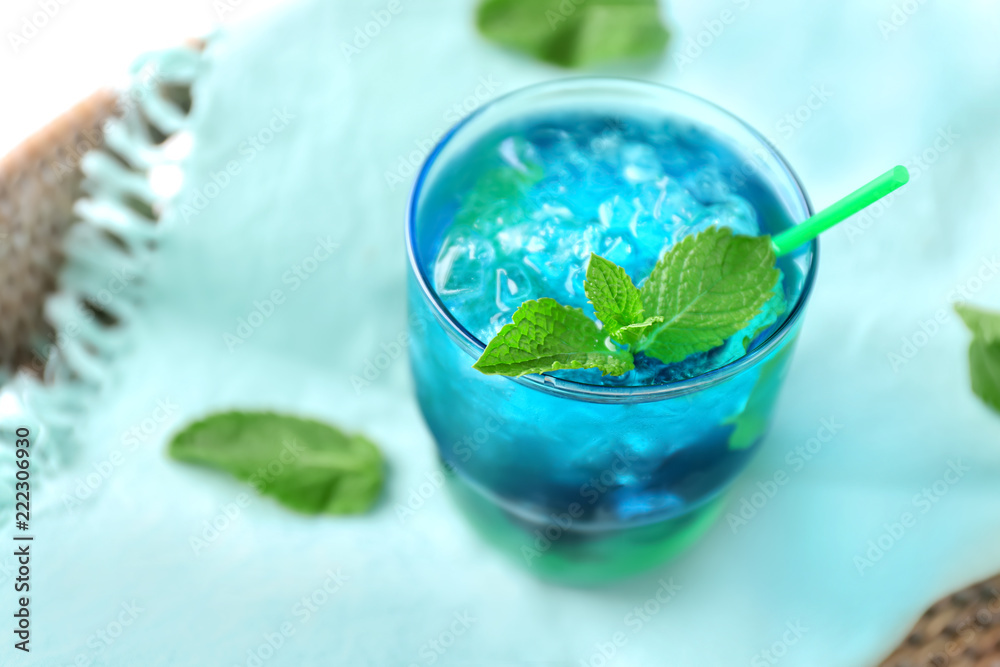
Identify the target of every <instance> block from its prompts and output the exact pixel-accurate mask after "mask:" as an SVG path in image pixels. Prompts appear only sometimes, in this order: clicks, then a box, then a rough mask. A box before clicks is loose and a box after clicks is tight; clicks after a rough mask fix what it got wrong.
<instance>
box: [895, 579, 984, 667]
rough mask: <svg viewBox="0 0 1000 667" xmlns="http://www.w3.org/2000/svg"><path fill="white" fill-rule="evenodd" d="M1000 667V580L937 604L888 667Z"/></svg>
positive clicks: (921, 620)
mask: <svg viewBox="0 0 1000 667" xmlns="http://www.w3.org/2000/svg"><path fill="white" fill-rule="evenodd" d="M925 665H926V666H932V667H945V666H946V665H947V666H948V667H1000V576H996V577H993V578H992V579H987V580H986V581H982V582H980V583H978V584H974V585H972V586H969V587H968V588H966V589H964V590H961V591H959V592H957V593H954V594H953V595H950V596H948V597H946V598H944V599H942V600H939V601H937V602H936V603H934V604H933V605H932V606H931V608H930V609H928V610H927V611H926V612H924V615H923V616H922V617H921V619H920V620H919V621H918V622H917V624H916V625H915V626H914V628H913V630H912V631H911V632H910V634H909V636H907V638H906V640H905V641H904V642H903V643H902V644H901V645H900V646H899V648H897V649H896V650H895V651H894V652H893V653H892V655H890V656H889V657H888V658H887V659H886V660H885V661H884V662H883V663H882V666H884V667H924V666H925Z"/></svg>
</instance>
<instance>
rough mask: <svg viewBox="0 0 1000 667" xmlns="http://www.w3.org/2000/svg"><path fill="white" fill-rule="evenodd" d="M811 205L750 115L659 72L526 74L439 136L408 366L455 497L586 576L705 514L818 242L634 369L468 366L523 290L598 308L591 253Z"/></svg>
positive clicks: (747, 423)
mask: <svg viewBox="0 0 1000 667" xmlns="http://www.w3.org/2000/svg"><path fill="white" fill-rule="evenodd" d="M810 214H811V210H810V206H809V203H808V200H807V199H806V197H805V195H804V193H803V191H802V189H801V187H800V186H799V184H798V182H797V180H796V179H795V177H794V175H793V174H792V172H791V171H790V169H789V168H788V167H787V165H786V164H785V163H784V161H783V160H782V159H781V157H780V156H778V155H777V153H776V152H775V151H774V150H773V149H772V148H771V147H770V146H769V145H768V144H767V143H766V142H765V141H764V140H763V139H762V138H761V137H760V136H759V135H757V134H756V133H755V132H754V131H753V130H752V129H750V128H749V127H747V126H746V125H744V124H743V123H742V122H740V121H739V120H737V119H736V118H734V117H732V116H730V115H729V114H727V113H726V112H724V111H722V110H721V109H718V108H717V107H714V106H712V105H710V104H708V103H706V102H704V101H702V100H699V99H697V98H694V97H691V96H689V95H686V94H683V93H680V92H678V91H674V90H671V89H667V88H662V87H658V86H653V85H649V84H643V83H638V82H632V81H624V80H613V79H577V80H569V81H564V82H558V83H552V84H545V85H541V86H536V87H533V88H528V89H525V90H522V91H519V92H517V93H514V94H512V95H509V96H507V97H505V98H502V99H501V100H498V101H497V102H494V103H493V104H491V105H488V106H487V107H485V108H484V109H483V110H481V111H480V112H478V113H477V114H475V115H474V116H472V117H471V118H469V119H467V120H466V121H465V122H463V123H462V124H461V125H459V126H458V127H457V128H455V129H454V130H453V131H452V132H451V133H450V134H449V135H448V136H446V137H445V138H444V140H443V141H442V143H441V144H440V145H439V146H438V148H437V149H436V150H435V151H434V153H433V154H432V155H431V156H430V158H429V159H428V161H427V164H426V165H425V166H424V169H423V171H422V173H421V175H420V179H419V181H418V183H417V186H416V189H415V191H414V194H413V199H412V202H411V209H410V215H409V221H408V229H407V235H408V248H409V252H410V260H411V276H410V283H409V303H410V309H411V320H412V321H419V322H422V323H423V326H421V327H418V328H416V329H414V331H413V332H412V336H411V362H412V366H413V373H414V377H415V380H416V388H417V395H418V399H419V401H420V406H421V409H422V410H423V413H424V416H425V419H426V421H427V424H428V426H429V427H430V429H431V431H432V433H433V435H434V437H435V439H436V441H437V443H438V447H439V452H440V455H441V458H442V461H443V463H444V465H445V467H446V468H447V470H448V471H449V479H450V481H451V486H452V489H453V490H454V491H455V493H456V495H457V496H458V497H459V499H460V501H461V505H462V507H463V509H465V510H466V512H467V513H468V514H469V516H470V517H471V518H472V519H473V521H474V523H475V524H476V525H477V526H479V527H480V528H481V530H482V531H483V532H484V533H485V534H487V536H488V537H490V539H492V540H493V541H494V542H496V543H498V544H500V545H502V546H504V547H505V548H507V549H508V550H510V551H511V552H512V553H513V554H515V555H516V557H517V558H518V559H520V560H521V561H522V562H523V563H525V564H527V565H529V566H531V567H532V568H533V569H535V570H537V571H539V572H540V573H543V574H546V575H549V576H552V577H557V578H560V579H564V580H569V581H576V582H587V581H596V580H603V579H608V578H613V577H616V576H620V575H623V574H628V573H631V572H635V571H638V570H641V569H645V568H647V567H649V566H651V565H654V564H656V563H659V562H662V561H663V560H664V559H665V558H667V557H669V556H670V555H671V554H673V553H675V552H676V551H678V550H679V549H681V548H683V547H684V546H685V545H687V544H689V543H690V542H691V541H692V540H693V539H694V538H696V537H697V536H698V535H699V534H700V533H701V532H703V531H704V530H705V529H706V528H707V527H708V526H709V525H710V524H711V521H712V519H713V518H714V516H715V513H716V511H717V508H718V503H717V502H714V501H716V500H717V499H718V498H719V496H720V494H721V492H722V491H723V489H725V487H726V486H727V484H728V483H729V482H730V481H731V480H732V479H733V477H734V476H735V475H737V474H738V473H739V471H740V470H741V469H742V468H743V467H744V466H745V465H746V463H747V461H748V460H749V458H750V457H751V456H752V455H753V453H754V451H755V449H756V447H757V446H758V444H759V442H760V440H761V438H762V436H763V434H764V432H765V430H766V427H767V424H768V421H769V419H770V413H771V410H772V408H773V405H774V402H775V399H776V397H777V394H778V390H779V388H780V384H781V380H782V378H783V375H784V372H785V368H786V365H787V362H788V358H789V356H790V352H791V348H792V344H793V342H794V339H795V335H796V333H797V329H798V324H799V320H800V316H801V314H802V310H803V307H804V304H805V301H806V298H807V296H808V293H809V289H810V287H811V283H812V276H813V272H814V266H815V244H814V243H813V244H809V245H807V246H804V247H803V248H801V249H800V250H799V251H797V252H795V253H792V254H789V255H786V256H784V257H782V258H781V260H780V261H779V262H778V265H777V266H778V268H779V269H780V270H781V273H782V278H781V281H780V282H779V284H778V286H777V287H776V288H775V289H774V295H773V298H772V299H771V300H770V301H768V302H767V304H766V306H765V307H764V308H763V309H762V310H761V312H760V314H759V315H758V316H757V317H756V318H754V321H753V322H752V323H751V324H750V325H749V326H748V327H747V328H746V329H745V330H744V331H741V332H740V333H739V334H737V335H734V336H732V337H731V338H729V339H728V340H726V341H725V343H723V344H722V345H719V346H717V347H715V348H713V349H711V350H708V351H706V352H700V353H697V354H692V355H690V356H689V357H688V358H686V359H683V360H682V361H679V362H676V363H670V364H664V363H662V362H660V361H659V360H657V359H654V358H652V357H646V356H644V355H643V354H638V355H636V357H635V369H634V370H632V371H629V372H628V373H625V374H623V375H618V376H611V375H607V376H603V375H602V374H601V373H600V372H599V371H597V370H596V369H591V370H561V371H556V372H553V373H546V374H544V375H531V376H525V377H520V378H510V377H498V376H487V375H483V374H482V373H480V372H479V371H477V370H475V369H473V368H472V365H473V363H475V361H476V359H477V358H478V357H479V356H480V354H482V352H483V349H484V347H485V344H486V342H487V341H489V340H490V339H491V338H492V337H493V336H494V335H495V334H496V333H497V332H498V331H499V330H500V329H501V327H503V326H504V325H505V324H506V323H508V322H510V319H511V316H512V314H513V312H514V311H515V310H516V309H517V308H518V306H520V305H521V304H522V303H523V302H525V301H526V300H529V299H538V298H541V297H551V298H555V299H557V300H558V301H560V302H561V303H563V304H567V305H572V306H578V307H580V308H583V309H584V311H586V312H588V313H590V314H591V315H592V314H593V308H592V307H591V306H590V304H588V302H587V297H586V295H585V293H584V288H583V280H584V273H585V269H586V265H587V258H588V257H590V255H591V253H596V254H598V255H601V256H603V257H605V258H606V259H609V260H611V261H613V262H615V263H617V264H619V265H620V266H622V267H623V268H625V270H626V271H627V272H628V274H629V275H630V276H631V278H632V279H633V280H635V281H636V283H640V284H641V281H642V280H643V278H645V277H646V276H647V275H648V274H649V272H650V270H651V269H652V268H653V265H654V264H656V262H657V259H658V258H659V257H660V256H661V255H662V254H663V253H664V252H665V251H667V250H669V249H670V248H671V247H673V246H674V245H675V244H676V243H677V242H678V241H680V240H681V239H683V238H685V237H687V236H689V235H692V234H697V233H698V232H702V231H704V230H706V229H711V228H718V227H725V228H728V229H731V230H733V232H734V233H736V234H740V235H746V236H758V235H763V234H775V233H777V232H779V231H781V230H783V229H786V228H787V227H789V226H791V225H793V224H795V223H797V222H800V221H801V220H803V219H805V218H807V217H808V216H809V215H810Z"/></svg>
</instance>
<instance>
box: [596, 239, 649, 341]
mask: <svg viewBox="0 0 1000 667" xmlns="http://www.w3.org/2000/svg"><path fill="white" fill-rule="evenodd" d="M583 289H584V291H585V292H586V293H587V298H588V299H590V303H591V304H593V306H594V314H595V315H597V319H599V320H600V321H601V323H602V324H604V330H605V331H606V332H607V333H608V335H609V336H611V338H612V339H613V340H614V341H615V342H618V343H622V344H628V343H635V342H636V341H637V340H639V338H638V336H639V335H641V334H642V332H643V331H645V330H646V329H647V328H648V327H649V326H650V325H651V324H652V323H651V322H647V321H646V317H645V314H644V311H643V307H642V297H641V296H640V295H639V288H638V287H636V286H635V284H633V283H632V279H631V278H629V277H628V274H627V273H625V269H623V268H622V267H620V266H618V265H617V264H615V263H614V262H609V261H608V260H606V259H604V258H603V257H601V256H600V255H595V254H593V253H591V255H590V263H589V264H588V266H587V277H586V280H584V281H583Z"/></svg>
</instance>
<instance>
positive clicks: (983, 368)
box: [955, 304, 1000, 412]
mask: <svg viewBox="0 0 1000 667" xmlns="http://www.w3.org/2000/svg"><path fill="white" fill-rule="evenodd" d="M955 310H956V311H957V312H958V314H959V315H960V316H961V317H962V319H963V320H964V321H965V324H966V325H967V326H968V327H969V329H970V330H971V331H972V334H973V338H972V344H971V345H970V346H969V375H970V376H971V378H972V391H973V393H974V394H975V395H976V396H978V397H979V398H981V399H982V400H983V402H984V403H986V405H988V406H990V407H991V408H993V409H994V410H997V411H998V412H1000V313H996V312H991V311H988V310H981V309H979V308H975V307H973V306H967V305H965V304H956V305H955Z"/></svg>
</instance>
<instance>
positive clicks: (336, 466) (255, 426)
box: [169, 412, 384, 514]
mask: <svg viewBox="0 0 1000 667" xmlns="http://www.w3.org/2000/svg"><path fill="white" fill-rule="evenodd" d="M169 452H170V456H171V457H173V458H174V459H176V460H178V461H185V462H188V463H197V464H200V465H204V466H208V467H211V468H216V469H217V470H224V471H226V472H228V473H230V474H231V475H233V476H234V477H236V478H237V479H240V480H242V481H245V482H249V483H250V485H251V486H253V487H254V488H255V489H256V490H257V491H258V492H259V493H262V494H265V495H269V496H273V497H274V498H276V499H277V500H278V501H279V502H281V503H282V504H284V505H286V506H288V507H290V508H292V509H294V510H297V511H299V512H303V513H305V514H360V513H361V512H364V511H366V510H368V509H369V508H370V507H371V506H372V504H373V503H374V502H375V500H376V499H377V498H378V495H379V492H380V491H381V489H382V482H383V477H384V473H383V463H382V455H381V453H380V452H379V450H378V448H377V447H376V446H375V445H374V444H373V443H372V442H371V441H369V440H368V439H366V438H364V437H363V436H360V435H347V434H345V433H343V432H341V431H340V430H338V429H336V428H334V427H333V426H329V425H327V424H323V423H320V422H318V421H313V420H310V419H300V418H298V417H290V416H285V415H278V414H273V413H267V412H259V413H258V412H226V413H220V414H216V415H212V416H210V417H208V418H206V419H203V420H201V421H198V422H195V423H194V424H191V425H190V426H188V427H187V428H185V429H184V430H183V431H181V432H180V433H178V434H177V435H176V436H174V439H173V441H171V443H170V447H169Z"/></svg>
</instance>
